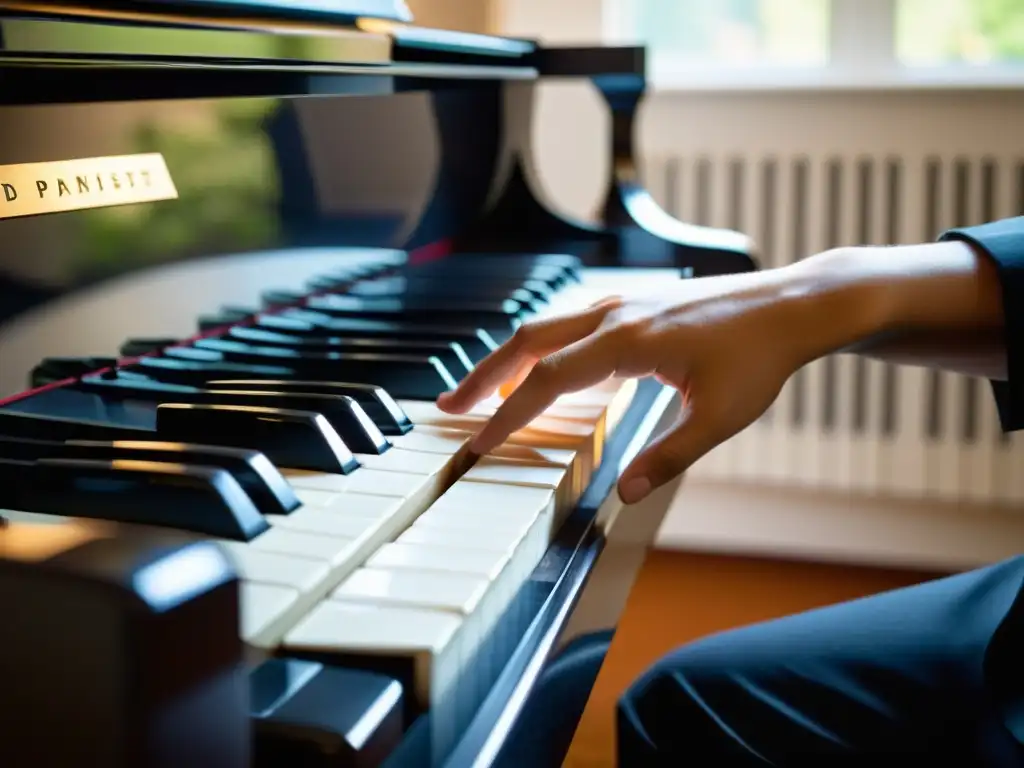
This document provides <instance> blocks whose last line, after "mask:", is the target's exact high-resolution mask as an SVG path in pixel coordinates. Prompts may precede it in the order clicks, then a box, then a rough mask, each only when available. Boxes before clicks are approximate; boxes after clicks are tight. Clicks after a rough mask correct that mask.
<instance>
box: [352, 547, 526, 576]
mask: <svg viewBox="0 0 1024 768" xmlns="http://www.w3.org/2000/svg"><path fill="white" fill-rule="evenodd" d="M366 564H367V566H368V567H370V568H385V569H406V570H414V571H439V572H441V573H468V574H474V575H478V576H483V577H486V578H487V579H488V580H490V581H494V580H496V579H497V578H498V577H499V576H500V575H501V572H502V571H503V570H504V569H505V566H506V565H507V564H508V556H507V555H506V554H504V553H500V552H487V551H469V550H461V549H455V548H453V547H432V546H426V545H423V546H421V545H415V544H397V543H394V542H392V543H390V544H385V545H384V546H383V547H381V548H380V549H379V550H377V551H376V552H375V553H374V554H373V555H372V556H371V557H370V559H369V560H368V561H367V563H366Z"/></svg>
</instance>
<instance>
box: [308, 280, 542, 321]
mask: <svg viewBox="0 0 1024 768" xmlns="http://www.w3.org/2000/svg"><path fill="white" fill-rule="evenodd" d="M320 296H322V297H325V298H330V297H351V298H354V299H361V300H366V301H374V300H378V299H388V300H391V301H413V302H426V301H431V300H439V299H450V300H452V301H459V302H460V303H462V302H466V301H470V302H483V301H487V302H495V303H497V302H503V301H514V302H517V303H518V304H519V305H520V306H522V307H524V308H525V309H527V310H529V311H530V312H532V313H536V312H539V311H540V310H541V309H542V308H543V306H544V305H545V304H546V303H547V301H546V300H545V299H543V298H541V297H539V296H537V295H536V294H535V293H534V292H532V291H528V290H526V289H525V288H523V287H522V285H521V284H517V285H492V284H491V283H489V282H482V283H475V282H466V281H462V280H454V279H443V278H441V279H438V280H431V281H427V282H422V283H421V282H416V283H408V282H407V283H405V284H404V285H397V284H392V282H391V281H390V280H386V281H381V282H380V283H377V282H367V283H360V284H358V285H355V286H353V287H352V289H351V290H345V291H343V292H338V293H333V292H330V291H326V292H322V293H320Z"/></svg>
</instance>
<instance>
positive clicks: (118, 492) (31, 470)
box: [0, 459, 269, 541]
mask: <svg viewBox="0 0 1024 768" xmlns="http://www.w3.org/2000/svg"><path fill="white" fill-rule="evenodd" d="M0 507H3V508H5V509H13V510H17V511H19V512H34V513H39V514H47V515H60V516H66V517H81V518H89V519H99V520H109V521H114V522H119V523H135V524H142V525H154V526H160V527H168V528H175V529H180V530H185V531H193V532H195V533H201V534H205V535H207V536H215V537H217V538H221V539H232V540H235V541H249V540H251V539H253V538H255V537H256V536H258V535H259V534H261V533H263V532H264V531H266V530H267V529H268V528H269V526H268V524H267V521H266V520H265V519H264V518H263V516H262V515H261V514H260V513H259V511H258V510H257V509H256V506H255V505H254V504H253V502H252V500H251V499H250V498H249V497H248V495H246V493H245V491H244V490H242V487H241V486H240V485H239V484H238V483H237V482H236V481H235V478H234V477H232V476H231V474H230V473H229V472H226V471H224V470H223V469H220V468H218V467H209V466H197V465H183V464H170V463H165V462H151V461H128V460H123V459H119V460H115V461H93V460H88V459H40V460H38V461H15V460H12V459H0Z"/></svg>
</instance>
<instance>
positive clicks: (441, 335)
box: [251, 309, 498, 365]
mask: <svg viewBox="0 0 1024 768" xmlns="http://www.w3.org/2000/svg"><path fill="white" fill-rule="evenodd" d="M286 324H287V325H286ZM251 327H252V328H255V329H264V330H268V331H280V332H282V333H289V334H294V335H297V336H304V337H307V338H321V337H326V338H344V337H346V336H358V337H360V338H384V339H422V340H424V341H444V342H452V343H454V344H458V345H459V346H460V347H461V348H462V349H463V350H464V351H465V353H466V355H467V356H468V357H469V359H470V361H471V362H472V363H473V364H474V365H475V364H476V363H478V362H480V361H481V360H483V359H484V358H485V357H487V355H489V354H490V353H491V352H493V351H494V350H495V349H497V348H498V342H496V341H495V340H494V338H493V337H492V336H491V335H490V334H489V333H487V331H485V330H484V329H482V328H476V327H473V326H471V325H433V324H430V323H418V322H408V321H402V320H365V319H362V318H332V317H330V316H328V315H325V314H323V313H320V312H313V311H311V310H305V309H289V310H286V311H285V312H284V313H283V314H281V315H260V316H259V317H258V318H257V320H256V322H254V323H253V325H252V326H251Z"/></svg>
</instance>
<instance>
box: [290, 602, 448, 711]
mask: <svg viewBox="0 0 1024 768" xmlns="http://www.w3.org/2000/svg"><path fill="white" fill-rule="evenodd" d="M460 625H461V621H460V619H459V618H458V616H456V615H454V614H452V613H447V612H444V611H431V610H424V609H420V608H391V607H381V606H375V605H366V604H360V603H352V602H343V601H341V600H327V601H324V602H323V603H321V604H320V605H318V606H317V607H316V608H315V609H314V610H313V611H312V612H311V613H310V614H309V615H308V616H306V617H305V618H304V619H302V621H300V622H299V623H298V624H297V625H296V626H295V627H294V628H293V629H292V630H291V631H290V632H289V633H288V634H287V636H286V637H285V639H284V643H283V645H284V648H285V650H291V651H297V652H303V653H316V654H318V655H325V656H328V657H330V656H331V655H332V654H333V655H337V656H340V657H342V658H343V659H344V662H345V664H346V665H347V666H352V665H353V661H352V657H356V658H357V659H358V658H359V657H363V658H365V659H366V660H367V661H368V662H372V661H373V660H374V659H377V660H398V661H401V662H404V663H406V664H408V668H409V677H410V678H411V679H412V681H413V690H412V691H411V692H410V693H411V694H412V695H413V697H414V698H415V700H416V702H417V703H418V704H419V706H420V707H424V708H433V705H435V704H437V703H439V702H440V701H441V700H442V699H443V698H444V696H445V694H446V693H448V692H449V691H450V690H451V688H452V686H454V684H455V682H456V680H457V678H458V674H459V672H460V659H459V655H458V650H459V649H458V646H457V645H456V643H455V642H454V640H455V638H456V635H457V633H458V630H459V627H460ZM355 663H358V662H355Z"/></svg>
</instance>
